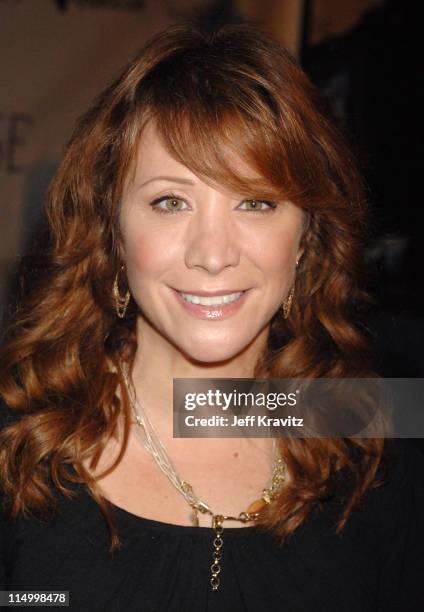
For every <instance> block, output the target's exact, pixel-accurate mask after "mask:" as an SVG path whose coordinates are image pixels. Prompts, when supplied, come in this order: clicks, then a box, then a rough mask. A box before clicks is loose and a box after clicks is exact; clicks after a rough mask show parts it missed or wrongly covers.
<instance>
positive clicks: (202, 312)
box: [173, 289, 250, 321]
mask: <svg viewBox="0 0 424 612" xmlns="http://www.w3.org/2000/svg"><path fill="white" fill-rule="evenodd" d="M240 291H243V294H242V295H241V296H240V297H239V299H238V300H236V301H235V302H231V303H230V304H222V305H221V306H204V305H203V304H192V303H191V302H187V301H186V300H185V299H184V298H183V297H182V296H181V295H180V293H179V291H177V290H176V289H173V293H174V295H175V297H176V299H177V301H178V303H179V304H181V306H182V307H183V308H184V310H185V311H186V312H188V313H189V314H191V315H192V316H194V317H196V318H197V319H207V320H213V321H221V320H222V319H226V318H228V317H231V316H232V315H234V314H235V313H237V312H238V311H239V310H240V309H241V308H242V307H243V304H244V303H245V301H246V299H247V296H248V295H249V294H250V289H245V290H243V289H239V291H237V290H235V291H233V290H231V291H214V292H204V291H203V292H201V291H199V290H198V289H196V291H182V292H181V293H190V294H191V295H201V296H205V297H212V296H218V295H226V294H228V293H238V292H240Z"/></svg>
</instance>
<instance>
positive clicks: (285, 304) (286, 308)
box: [283, 259, 299, 319]
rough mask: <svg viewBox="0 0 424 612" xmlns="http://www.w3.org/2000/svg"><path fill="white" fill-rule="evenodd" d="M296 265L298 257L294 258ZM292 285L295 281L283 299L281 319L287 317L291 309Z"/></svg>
mask: <svg viewBox="0 0 424 612" xmlns="http://www.w3.org/2000/svg"><path fill="white" fill-rule="evenodd" d="M298 265H299V259H297V260H296V268H297V266H298ZM295 282H296V281H295ZM294 285H295V283H293V285H292V288H291V289H290V291H289V294H288V296H287V297H286V299H285V300H284V301H283V319H287V318H288V316H289V314H290V310H291V307H292V303H293V296H294Z"/></svg>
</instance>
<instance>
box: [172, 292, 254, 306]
mask: <svg viewBox="0 0 424 612" xmlns="http://www.w3.org/2000/svg"><path fill="white" fill-rule="evenodd" d="M178 293H179V294H180V295H181V297H182V298H183V300H185V301H186V302H190V303H191V304H200V306H224V305H225V304H231V303H232V302H236V301H237V300H239V299H240V298H241V296H242V295H243V293H245V292H244V291H237V292H235V293H226V294H222V295H214V296H205V295H195V294H193V293H182V292H181V291H178Z"/></svg>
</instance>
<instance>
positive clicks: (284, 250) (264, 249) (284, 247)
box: [251, 230, 300, 278]
mask: <svg viewBox="0 0 424 612" xmlns="http://www.w3.org/2000/svg"><path fill="white" fill-rule="evenodd" d="M299 241H300V233H298V232H290V231H287V230H280V231H275V232H269V233H268V234H267V236H266V240H261V241H260V242H258V241H257V242H256V244H255V245H254V248H252V249H251V258H254V259H255V262H256V265H257V266H258V267H259V268H260V269H262V270H263V272H264V273H265V274H266V275H269V276H270V277H271V276H278V277H280V278H281V275H282V274H283V275H284V274H285V273H286V272H287V271H289V270H291V268H292V266H293V265H294V263H295V261H296V256H297V250H298V246H299Z"/></svg>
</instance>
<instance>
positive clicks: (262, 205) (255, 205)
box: [243, 200, 275, 211]
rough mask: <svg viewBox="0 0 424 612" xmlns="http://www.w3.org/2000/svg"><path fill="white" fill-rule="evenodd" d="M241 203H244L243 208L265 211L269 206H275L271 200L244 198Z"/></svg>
mask: <svg viewBox="0 0 424 612" xmlns="http://www.w3.org/2000/svg"><path fill="white" fill-rule="evenodd" d="M243 205H246V208H245V209H244V210H252V211H265V210H267V209H269V208H275V205H273V203H272V202H266V201H265V200H244V202H243Z"/></svg>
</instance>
